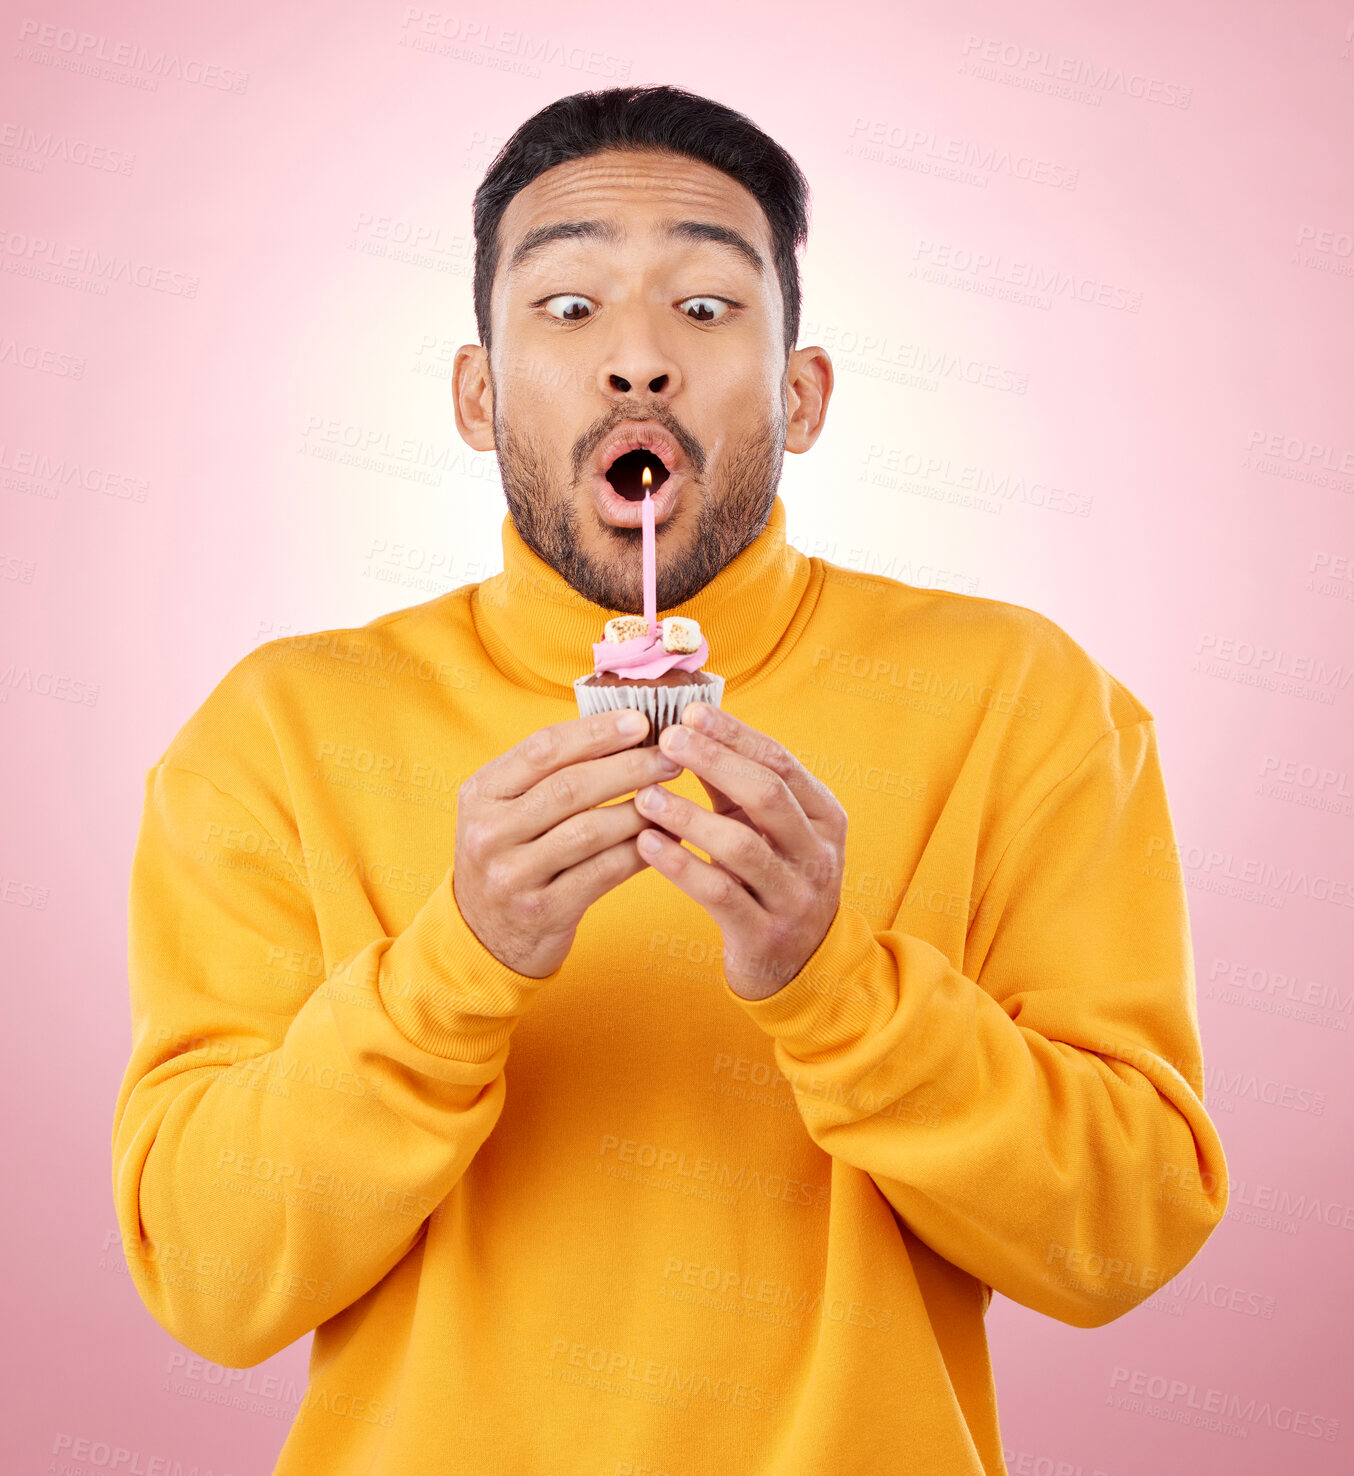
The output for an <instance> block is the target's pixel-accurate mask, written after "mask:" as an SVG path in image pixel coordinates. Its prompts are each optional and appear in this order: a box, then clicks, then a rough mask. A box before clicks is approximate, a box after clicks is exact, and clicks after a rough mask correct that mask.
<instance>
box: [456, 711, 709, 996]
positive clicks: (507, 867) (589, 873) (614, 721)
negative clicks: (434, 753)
mask: <svg viewBox="0 0 1354 1476" xmlns="http://www.w3.org/2000/svg"><path fill="white" fill-rule="evenodd" d="M629 716H633V714H631V713H617V712H604V713H597V714H595V715H594V716H592V717H586V718H573V719H571V720H569V721H567V722H562V723H552V724H551V725H550V726H549V727H546V728H540V729H538V730H537V731H536V732H534V733H531V734H529V735H528V736H527V737H525V738H523V739H522V741H521V742H520V743H518V744H516V745H515V746H514V747H512V748H510V749H508V751H507V752H506V753H502V754H500V755H499V756H498V757H497V758H495V759H491V760H490V761H489V762H488V763H487V764H485V765H484V766H483V767H482V768H480V769H477V770H476V771H475V773H473V774H472V775H471V776H470V778H469V779H467V780H466V782H465V783H464V784H463V785H462V786H461V788H460V791H459V795H458V800H457V809H456V851H455V858H454V861H453V863H452V873H451V879H452V893H453V896H454V897H455V900H456V905H457V907H458V908H459V909H460V912H461V916H462V917H463V918H464V919H465V920H466V922H467V923H468V924H469V926H470V930H471V932H473V933H474V934H475V936H476V937H477V938H478V939H479V940H480V942H481V943H483V944H484V946H485V947H486V948H487V949H488V950H489V952H490V953H492V954H493V955H494V957H495V958H497V959H498V961H499V962H500V963H502V964H505V965H506V966H507V967H508V968H510V969H513V970H515V971H516V972H517V973H519V974H525V975H527V976H528V977H530V978H535V979H540V978H544V977H545V976H546V975H547V974H552V973H554V971H555V970H556V969H557V968H558V967H559V966H560V964H562V963H563V962H564V960H565V958H567V957H568V954H569V949H570V948H571V947H572V946H573V941H574V933H575V931H576V930H577V928H578V924H579V922H580V921H581V920H582V917H583V914H584V913H585V912H586V911H587V910H588V908H589V907H591V906H592V904H593V903H594V902H595V901H596V900H597V899H598V898H599V897H601V896H603V895H604V894H605V893H607V892H609V891H610V890H611V889H612V887H615V886H619V885H620V883H621V882H623V881H625V880H626V878H627V877H631V876H633V875H634V874H635V873H636V872H638V871H643V870H644V869H645V868H646V867H647V866H648V864H649V863H648V862H647V861H646V860H644V858H643V857H642V856H641V855H640V854H639V851H638V850H637V849H636V846H635V837H636V836H637V835H638V834H639V833H640V831H641V830H648V829H650V828H653V827H652V822H650V821H649V820H646V819H645V817H644V816H643V815H641V814H640V813H639V811H638V810H637V809H636V808H635V803H634V800H633V799H628V800H626V801H625V802H624V803H622V804H619V805H610V804H605V803H604V801H606V800H611V799H615V798H616V797H617V796H618V795H622V794H628V793H630V792H632V791H633V790H636V789H639V788H641V787H642V786H643V785H646V784H653V783H655V782H656V781H658V780H661V779H671V778H673V777H675V776H676V775H677V774H679V773H680V772H681V766H680V765H678V764H675V763H674V762H673V761H672V760H671V759H670V758H668V756H667V755H666V754H665V753H663V752H662V750H661V749H659V748H658V747H657V746H655V745H653V744H650V745H647V746H646V747H644V748H635V747H633V745H634V744H635V743H637V742H638V741H639V740H640V739H641V738H643V737H644V736H645V734H646V733H647V732H648V730H649V724H648V722H647V720H644V719H643V718H642V715H641V722H640V723H639V724H638V725H637V726H636V728H635V730H634V731H633V732H632V731H627V730H625V729H623V728H622V727H621V724H620V719H622V718H624V717H629Z"/></svg>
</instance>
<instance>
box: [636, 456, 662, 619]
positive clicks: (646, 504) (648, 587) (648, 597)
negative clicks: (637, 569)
mask: <svg viewBox="0 0 1354 1476" xmlns="http://www.w3.org/2000/svg"><path fill="white" fill-rule="evenodd" d="M645 470H646V471H647V470H648V468H647V467H646V468H645ZM639 514H640V521H641V524H642V525H643V536H644V621H645V624H646V625H647V626H648V627H649V635H650V637H654V636H657V635H658V634H659V629H658V619H657V615H658V605H657V595H656V591H655V586H656V584H657V578H656V571H655V567H654V565H655V559H654V527H653V497H652V496H651V495H650V489H649V488H648V487H645V489H644V501H643V502H641V503H640V505H639Z"/></svg>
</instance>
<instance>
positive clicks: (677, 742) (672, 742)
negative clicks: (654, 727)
mask: <svg viewBox="0 0 1354 1476" xmlns="http://www.w3.org/2000/svg"><path fill="white" fill-rule="evenodd" d="M663 733H664V736H665V737H666V738H667V743H668V747H669V748H671V749H675V750H677V751H680V750H681V749H683V748H685V747H686V745H687V743H688V742H689V741H690V739H691V734H690V733H688V732H687V731H686V729H685V728H683V727H681V726H680V725H679V724H676V723H674V724H673V725H672V726H671V727H668V728H664V729H663Z"/></svg>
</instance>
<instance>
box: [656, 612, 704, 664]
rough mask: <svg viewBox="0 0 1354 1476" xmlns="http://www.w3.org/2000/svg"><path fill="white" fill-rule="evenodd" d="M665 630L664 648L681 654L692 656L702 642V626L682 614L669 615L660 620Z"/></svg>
mask: <svg viewBox="0 0 1354 1476" xmlns="http://www.w3.org/2000/svg"><path fill="white" fill-rule="evenodd" d="M658 625H659V628H660V630H662V632H663V649H664V650H665V651H670V652H673V653H675V654H677V655H681V656H690V655H691V653H692V652H693V651H695V650H697V649H698V648H699V646H700V643H701V628H700V626H699V625H698V624H697V622H696V621H694V620H690V619H688V618H686V617H685V616H682V615H669V616H668V618H667V619H666V620H660V621H659V622H658Z"/></svg>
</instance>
